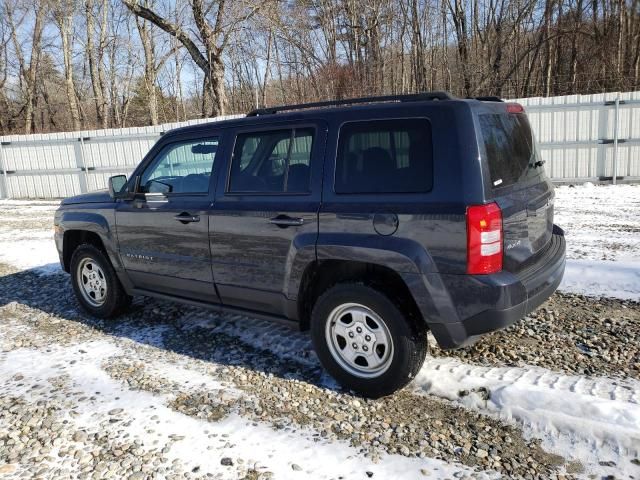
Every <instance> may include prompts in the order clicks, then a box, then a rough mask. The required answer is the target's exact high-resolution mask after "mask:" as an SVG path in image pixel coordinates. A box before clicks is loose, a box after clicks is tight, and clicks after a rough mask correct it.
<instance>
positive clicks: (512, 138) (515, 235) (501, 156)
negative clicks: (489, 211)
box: [477, 102, 554, 273]
mask: <svg viewBox="0 0 640 480" xmlns="http://www.w3.org/2000/svg"><path fill="white" fill-rule="evenodd" d="M477 121H478V126H479V128H478V134H479V136H480V139H479V140H480V141H479V143H480V151H481V156H482V160H483V171H484V172H485V177H486V178H488V179H489V181H488V182H487V183H488V185H486V188H487V192H488V194H487V197H488V198H489V199H492V200H493V201H495V202H496V203H497V204H498V205H499V206H500V209H501V210H502V219H503V242H504V244H503V251H504V259H503V268H504V269H505V270H507V271H510V272H513V273H516V272H518V271H519V270H521V269H523V268H526V267H527V266H529V265H531V264H532V263H533V262H535V260H536V258H538V257H539V256H540V255H542V254H543V252H544V250H545V247H547V246H548V245H549V244H550V240H551V235H552V231H553V200H554V191H553V185H552V184H551V182H550V181H549V179H548V178H547V176H546V175H545V172H544V166H543V163H544V162H543V161H542V159H541V158H540V155H539V153H538V149H537V147H536V143H535V139H534V136H533V132H532V130H531V126H530V125H529V120H528V119H527V116H526V114H525V113H524V110H523V109H522V107H521V106H520V105H517V104H509V103H502V102H483V106H482V107H481V108H480V109H479V111H478V113H477Z"/></svg>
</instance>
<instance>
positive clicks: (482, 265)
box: [467, 203, 502, 275]
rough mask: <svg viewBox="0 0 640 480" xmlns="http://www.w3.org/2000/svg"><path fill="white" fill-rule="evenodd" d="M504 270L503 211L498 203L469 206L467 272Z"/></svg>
mask: <svg viewBox="0 0 640 480" xmlns="http://www.w3.org/2000/svg"><path fill="white" fill-rule="evenodd" d="M500 270H502V212H501V211H500V207H499V206H498V204H497V203H489V204H487V205H473V206H470V207H467V273H471V274H473V275H484V274H487V273H495V272H499V271H500Z"/></svg>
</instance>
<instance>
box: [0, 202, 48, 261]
mask: <svg viewBox="0 0 640 480" xmlns="http://www.w3.org/2000/svg"><path fill="white" fill-rule="evenodd" d="M59 203H60V202H57V201H47V202H45V201H33V200H0V224H2V225H3V228H2V229H0V245H1V246H2V248H0V263H6V264H9V265H12V266H14V267H16V268H19V269H21V270H27V269H35V270H36V271H38V273H41V274H52V273H58V272H60V260H59V259H58V253H57V250H56V247H55V244H54V241H53V213H54V212H55V210H56V209H57V208H58V204H59ZM34 224H35V225H34ZM6 226H10V227H11V228H6ZM34 226H35V227H39V228H37V229H34Z"/></svg>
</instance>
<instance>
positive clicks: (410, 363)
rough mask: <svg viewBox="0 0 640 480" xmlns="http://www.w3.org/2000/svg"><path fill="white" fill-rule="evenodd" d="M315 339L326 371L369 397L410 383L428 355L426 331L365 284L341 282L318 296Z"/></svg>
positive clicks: (314, 311) (312, 326) (376, 396)
mask: <svg viewBox="0 0 640 480" xmlns="http://www.w3.org/2000/svg"><path fill="white" fill-rule="evenodd" d="M311 337H312V340H313V346H314V348H315V351H316V354H317V355H318V358H319V359H320V362H321V363H322V365H323V367H324V368H325V369H326V370H327V371H328V372H329V373H330V374H331V375H332V376H333V377H334V378H335V379H336V380H337V381H338V382H339V383H340V384H342V385H343V386H344V387H346V388H349V389H351V390H354V391H355V392H358V393H360V394H362V395H363V396H366V397H371V398H378V397H382V396H385V395H389V394H391V393H393V392H395V391H397V390H399V389H401V388H403V387H404V386H405V385H407V384H408V383H409V382H410V381H411V380H412V379H413V378H414V377H415V376H416V374H417V373H418V371H419V370H420V367H421V366H422V364H423V362H424V359H425V356H426V353H427V338H426V327H424V326H423V325H413V323H412V322H410V320H409V319H407V318H406V317H405V315H404V314H403V313H402V311H401V310H400V309H399V308H398V307H397V306H396V305H395V304H394V303H393V302H392V301H391V300H390V299H389V298H388V297H387V296H386V295H384V294H382V293H381V292H379V291H377V290H375V289H373V288H371V287H368V286H366V285H361V284H338V285H335V286H334V287H332V288H330V289H329V290H327V291H326V292H325V293H324V294H322V295H321V296H320V298H318V301H317V302H316V304H315V305H314V308H313V312H312V314H311Z"/></svg>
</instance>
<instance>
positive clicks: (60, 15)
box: [54, 0, 82, 131]
mask: <svg viewBox="0 0 640 480" xmlns="http://www.w3.org/2000/svg"><path fill="white" fill-rule="evenodd" d="M73 14H74V8H73V3H72V2H69V1H68V0H59V1H58V4H57V5H56V7H55V10H54V18H55V20H56V24H57V26H58V30H60V41H61V43H62V58H63V61H64V84H65V90H66V93H67V102H68V104H69V114H70V115H71V123H72V126H73V130H75V131H78V130H81V129H82V123H81V122H80V110H79V109H78V98H77V96H76V87H75V82H74V80H73V63H72V60H71V49H72V45H71V38H70V30H71V25H72V22H73Z"/></svg>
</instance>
